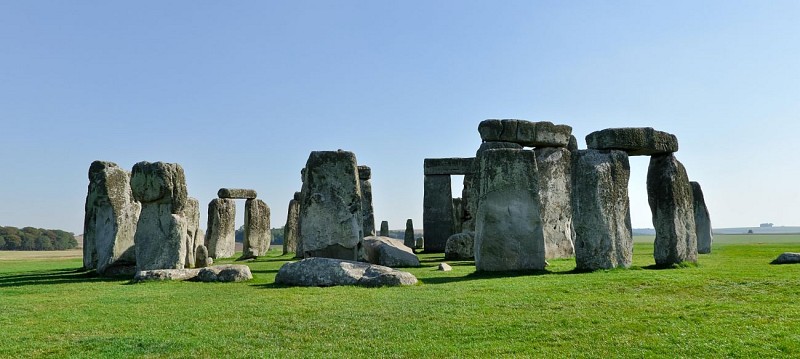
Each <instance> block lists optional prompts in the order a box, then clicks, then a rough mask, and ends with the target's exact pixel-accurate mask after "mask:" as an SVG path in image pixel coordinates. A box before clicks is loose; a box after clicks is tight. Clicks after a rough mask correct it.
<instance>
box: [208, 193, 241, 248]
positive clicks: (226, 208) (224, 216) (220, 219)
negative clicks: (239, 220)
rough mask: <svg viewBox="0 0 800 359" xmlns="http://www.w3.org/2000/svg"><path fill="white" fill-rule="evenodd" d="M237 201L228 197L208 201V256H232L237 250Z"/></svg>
mask: <svg viewBox="0 0 800 359" xmlns="http://www.w3.org/2000/svg"><path fill="white" fill-rule="evenodd" d="M235 221H236V202H234V200H232V199H227V198H214V199H212V200H211V202H209V203H208V225H207V226H206V238H205V245H206V247H207V248H208V256H209V257H211V258H214V259H219V258H230V257H233V255H234V254H235V252H236V222H235Z"/></svg>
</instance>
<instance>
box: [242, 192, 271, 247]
mask: <svg viewBox="0 0 800 359" xmlns="http://www.w3.org/2000/svg"><path fill="white" fill-rule="evenodd" d="M269 217H270V210H269V206H267V204H266V203H264V201H262V200H260V199H248V200H247V201H245V203H244V243H243V247H242V257H241V259H249V258H256V257H258V256H263V255H265V254H266V253H267V251H268V250H269V244H270V242H272V231H271V230H270V220H269Z"/></svg>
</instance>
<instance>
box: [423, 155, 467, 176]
mask: <svg viewBox="0 0 800 359" xmlns="http://www.w3.org/2000/svg"><path fill="white" fill-rule="evenodd" d="M474 164H475V158H474V157H468V158H426V159H425V161H424V168H425V170H424V173H425V175H426V176H427V175H466V174H469V173H473V171H474V170H475V166H474Z"/></svg>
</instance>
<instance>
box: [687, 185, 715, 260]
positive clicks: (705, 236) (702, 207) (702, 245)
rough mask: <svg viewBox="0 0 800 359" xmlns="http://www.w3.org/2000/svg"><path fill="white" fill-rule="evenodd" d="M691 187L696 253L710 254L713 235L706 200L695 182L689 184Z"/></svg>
mask: <svg viewBox="0 0 800 359" xmlns="http://www.w3.org/2000/svg"><path fill="white" fill-rule="evenodd" d="M689 184H691V186H692V199H693V200H694V203H693V206H692V207H693V208H694V224H695V229H696V231H697V253H699V254H708V253H711V244H712V242H713V240H714V235H713V234H712V229H711V216H710V215H709V214H708V207H706V199H705V196H703V189H702V188H701V187H700V184H699V183H697V182H689Z"/></svg>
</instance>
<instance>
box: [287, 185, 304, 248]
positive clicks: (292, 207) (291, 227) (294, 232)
mask: <svg viewBox="0 0 800 359" xmlns="http://www.w3.org/2000/svg"><path fill="white" fill-rule="evenodd" d="M299 230H300V192H295V193H294V198H292V200H290V201H289V210H288V213H287V214H286V225H285V226H284V227H283V254H287V253H297V237H298V235H299V233H298V231H299Z"/></svg>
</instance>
